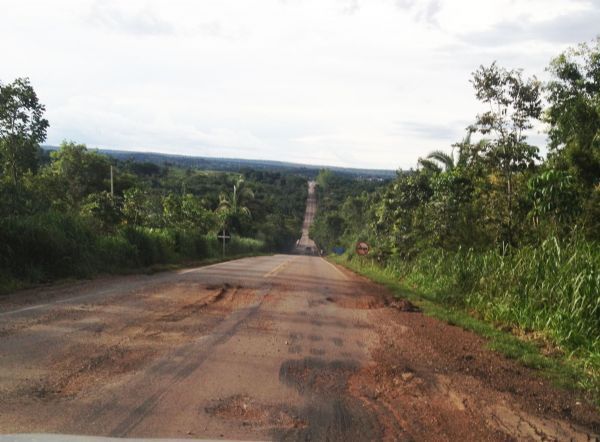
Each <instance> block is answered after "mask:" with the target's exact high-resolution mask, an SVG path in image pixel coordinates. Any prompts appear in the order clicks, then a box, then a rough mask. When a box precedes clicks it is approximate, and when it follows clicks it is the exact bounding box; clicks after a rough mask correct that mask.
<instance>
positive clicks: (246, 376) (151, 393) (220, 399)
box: [0, 192, 600, 441]
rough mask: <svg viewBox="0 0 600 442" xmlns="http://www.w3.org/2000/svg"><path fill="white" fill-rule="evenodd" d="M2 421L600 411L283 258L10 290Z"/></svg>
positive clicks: (462, 416)
mask: <svg viewBox="0 0 600 442" xmlns="http://www.w3.org/2000/svg"><path fill="white" fill-rule="evenodd" d="M311 194H312V192H311ZM310 201H311V199H310V197H309V210H307V223H306V224H305V233H307V232H308V230H307V229H308V227H309V226H310V219H309V218H310V217H311V216H312V215H313V214H314V209H315V207H314V199H313V200H312V201H313V202H310ZM308 240H309V238H308V237H306V238H305V237H304V236H303V239H302V241H303V243H302V246H304V247H312V243H310V244H309V243H308V242H307V243H306V244H305V242H306V241H308ZM0 432H1V433H4V434H7V433H59V434H78V435H96V436H117V437H164V438H167V437H168V438H192V439H206V438H217V439H221V438H226V439H239V440H265V439H277V440H317V441H320V440H340V441H349V440H350V441H351V440H365V441H367V440H435V441H440V440H463V441H465V440H472V441H482V440H501V441H502V440H515V439H516V440H593V439H594V438H597V436H596V434H597V433H598V432H600V416H599V415H598V413H597V411H596V410H595V409H594V408H593V407H592V406H591V405H588V404H586V403H585V402H583V401H580V400H579V399H578V398H577V397H576V396H575V395H574V394H571V393H567V392H564V391H561V390H557V389H555V388H554V387H552V386H551V385H550V384H549V382H547V381H545V380H543V379H541V378H539V377H538V376H537V375H536V374H535V373H534V372H532V371H530V370H529V369H526V368H523V367H521V366H519V365H517V364H516V363H514V362H513V361H510V360H507V359H505V358H503V357H502V356H500V355H498V354H496V353H493V352H491V351H489V350H487V349H486V348H485V342H484V341H483V339H481V338H479V337H477V336H475V335H473V334H472V333H469V332H466V331H464V330H462V329H459V328H457V327H453V326H450V325H447V324H445V323H442V322H439V321H437V320H434V319H432V318H430V317H427V316H425V315H423V314H422V313H420V312H419V311H418V309H416V308H414V307H413V306H412V305H411V304H410V303H408V302H398V301H394V300H393V299H392V298H391V296H390V294H389V293H387V292H386V291H385V289H383V288H382V287H380V286H378V285H376V284H373V283H371V282H369V281H367V280H365V279H363V278H361V277H358V276H357V275H355V274H353V273H351V272H349V271H347V270H344V269H341V268H339V267H336V266H334V265H332V264H331V263H329V262H327V261H326V260H325V259H323V258H321V257H318V256H304V255H275V256H264V257H256V258H246V259H241V260H236V261H230V262H226V263H222V264H216V265H212V266H207V267H201V268H191V269H186V270H180V271H175V272H165V273H160V274H155V275H136V276H125V277H110V278H104V279H97V280H94V281H86V282H78V283H70V284H64V285H58V286H54V287H50V288H41V289H34V290H30V291H25V292H20V293H15V294H13V295H9V296H5V297H3V298H1V300H0ZM0 440H1V438H0Z"/></svg>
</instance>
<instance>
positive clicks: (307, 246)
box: [295, 181, 318, 255]
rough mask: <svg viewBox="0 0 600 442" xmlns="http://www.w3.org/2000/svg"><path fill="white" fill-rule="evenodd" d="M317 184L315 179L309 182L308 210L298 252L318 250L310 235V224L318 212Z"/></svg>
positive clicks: (297, 245) (309, 253) (306, 252)
mask: <svg viewBox="0 0 600 442" xmlns="http://www.w3.org/2000/svg"><path fill="white" fill-rule="evenodd" d="M316 185H317V183H316V182H314V181H309V182H308V197H307V199H306V212H305V213H304V222H303V224H302V236H301V237H300V239H299V240H298V242H297V243H296V249H295V252H296V253H303V254H308V255H316V254H317V252H318V250H317V245H316V244H315V242H314V241H313V240H312V239H310V236H309V233H310V226H311V225H312V223H313V221H314V219H315V215H316V214H317V195H316Z"/></svg>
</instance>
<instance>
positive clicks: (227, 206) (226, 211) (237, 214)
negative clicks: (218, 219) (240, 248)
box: [217, 178, 254, 230]
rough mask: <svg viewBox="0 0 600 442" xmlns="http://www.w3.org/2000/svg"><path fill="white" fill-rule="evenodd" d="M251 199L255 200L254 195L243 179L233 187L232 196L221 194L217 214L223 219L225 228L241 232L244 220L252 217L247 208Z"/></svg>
mask: <svg viewBox="0 0 600 442" xmlns="http://www.w3.org/2000/svg"><path fill="white" fill-rule="evenodd" d="M251 199H254V193H253V192H252V190H251V189H250V188H249V187H247V186H246V182H245V181H244V180H243V179H242V178H240V179H238V180H237V181H236V183H235V184H234V185H233V191H232V192H231V194H227V193H221V195H220V196H219V206H218V207H217V212H218V213H219V214H221V215H222V217H223V218H222V219H223V228H227V227H234V228H236V229H237V230H239V228H240V227H241V221H242V219H244V218H249V217H250V216H251V215H252V214H251V213H250V209H248V207H246V206H245V204H246V203H247V201H249V200H251Z"/></svg>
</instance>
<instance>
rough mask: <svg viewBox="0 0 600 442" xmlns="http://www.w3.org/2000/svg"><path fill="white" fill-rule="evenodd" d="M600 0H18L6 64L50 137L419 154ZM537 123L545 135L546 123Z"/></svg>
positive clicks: (172, 146) (280, 152)
mask: <svg viewBox="0 0 600 442" xmlns="http://www.w3.org/2000/svg"><path fill="white" fill-rule="evenodd" d="M599 9H600V8H599V7H598V3H597V2H593V1H587V0H498V1H494V2H481V1H479V0H460V1H458V0H452V1H451V0H426V1H415V0H372V1H371V0H369V1H366V0H257V1H253V2H247V1H239V0H203V1H202V2H198V1H193V0H128V1H127V2H123V1H116V0H102V1H96V0H55V1H53V2H42V1H35V0H20V1H19V2H8V1H7V2H4V4H3V6H2V13H1V14H0V52H1V53H2V54H3V62H2V64H1V65H0V80H2V81H5V82H6V81H11V80H12V79H13V78H15V77H17V76H29V77H31V80H32V83H33V85H34V87H35V88H36V90H37V91H38V94H39V96H40V98H41V100H42V102H44V103H45V104H46V107H47V110H48V112H47V113H48V118H49V120H50V123H51V127H50V131H49V140H48V141H49V142H50V143H59V142H60V141H61V140H62V139H65V138H66V139H74V140H76V141H79V142H84V143H88V144H89V145H91V146H101V147H109V148H120V149H138V150H143V149H147V150H155V151H162V152H173V153H184V154H193V155H210V156H229V157H246V158H267V159H276V160H291V161H301V162H309V163H313V164H323V163H325V164H328V163H329V164H335V165H344V166H349V165H353V166H357V167H383V168H392V169H394V168H397V167H404V168H408V167H411V166H414V165H415V163H416V160H417V158H418V157H419V156H424V155H425V154H426V153H427V152H428V151H429V150H432V149H439V148H444V147H447V148H448V149H449V146H450V144H451V143H453V142H454V141H456V140H457V139H459V138H460V137H462V135H463V129H464V126H465V125H466V124H465V122H467V123H468V122H470V121H472V120H473V118H474V117H475V115H476V113H477V112H478V111H479V105H478V103H477V102H476V101H475V99H474V97H473V93H472V90H471V87H470V85H469V83H468V80H469V78H470V72H471V71H473V70H474V69H475V68H477V66H479V65H480V64H487V63H490V62H492V61H493V60H498V61H499V63H500V64H503V65H506V66H507V67H523V68H525V71H526V74H529V75H531V74H538V75H543V71H544V68H545V66H546V65H547V63H548V61H549V60H550V58H551V57H552V56H554V55H557V54H558V53H559V52H560V51H561V50H562V49H564V48H565V47H566V46H567V45H572V44H575V43H578V42H579V41H581V40H589V39H591V38H593V37H594V36H595V35H593V33H594V32H595V29H596V23H597V20H598V17H599V16H598V14H599ZM538 138H539V136H538Z"/></svg>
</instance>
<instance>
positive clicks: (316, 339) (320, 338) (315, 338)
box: [308, 335, 323, 342]
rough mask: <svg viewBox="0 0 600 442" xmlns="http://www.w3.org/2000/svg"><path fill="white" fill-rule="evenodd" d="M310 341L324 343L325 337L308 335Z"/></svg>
mask: <svg viewBox="0 0 600 442" xmlns="http://www.w3.org/2000/svg"><path fill="white" fill-rule="evenodd" d="M308 339H310V340H311V341H313V342H318V341H322V340H323V336H319V335H308Z"/></svg>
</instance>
